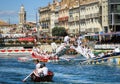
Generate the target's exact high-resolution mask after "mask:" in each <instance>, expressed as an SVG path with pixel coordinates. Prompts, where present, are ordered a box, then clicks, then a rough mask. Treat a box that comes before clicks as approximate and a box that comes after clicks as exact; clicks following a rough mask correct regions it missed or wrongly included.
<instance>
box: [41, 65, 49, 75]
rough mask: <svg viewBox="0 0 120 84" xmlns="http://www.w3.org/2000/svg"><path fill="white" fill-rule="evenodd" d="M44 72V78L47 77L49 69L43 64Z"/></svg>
mask: <svg viewBox="0 0 120 84" xmlns="http://www.w3.org/2000/svg"><path fill="white" fill-rule="evenodd" d="M42 71H43V74H44V76H47V75H48V68H47V67H46V65H45V64H43V68H42Z"/></svg>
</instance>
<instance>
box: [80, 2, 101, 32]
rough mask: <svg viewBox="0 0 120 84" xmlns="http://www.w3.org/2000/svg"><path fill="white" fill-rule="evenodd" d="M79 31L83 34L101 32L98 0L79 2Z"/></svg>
mask: <svg viewBox="0 0 120 84" xmlns="http://www.w3.org/2000/svg"><path fill="white" fill-rule="evenodd" d="M80 31H81V32H84V33H99V32H100V31H102V21H101V3H100V0H82V1H80Z"/></svg>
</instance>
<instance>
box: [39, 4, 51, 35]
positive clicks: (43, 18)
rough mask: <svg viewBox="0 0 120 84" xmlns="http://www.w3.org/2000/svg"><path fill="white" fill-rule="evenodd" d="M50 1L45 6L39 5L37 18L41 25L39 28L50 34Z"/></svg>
mask: <svg viewBox="0 0 120 84" xmlns="http://www.w3.org/2000/svg"><path fill="white" fill-rule="evenodd" d="M50 12H51V9H50V3H49V4H48V6H45V7H40V8H39V14H40V18H39V22H40V25H41V28H42V29H41V30H42V32H44V33H47V34H50V21H51V20H50Z"/></svg>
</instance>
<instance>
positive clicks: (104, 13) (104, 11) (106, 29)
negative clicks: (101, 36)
mask: <svg viewBox="0 0 120 84" xmlns="http://www.w3.org/2000/svg"><path fill="white" fill-rule="evenodd" d="M101 6H102V9H100V10H101V11H102V28H103V32H105V33H107V32H110V29H109V24H108V0H102V2H101Z"/></svg>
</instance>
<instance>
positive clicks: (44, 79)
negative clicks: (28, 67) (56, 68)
mask: <svg viewBox="0 0 120 84" xmlns="http://www.w3.org/2000/svg"><path fill="white" fill-rule="evenodd" d="M53 76H54V73H53V72H52V71H48V75H47V76H43V77H38V76H36V75H35V74H34V73H32V75H31V80H32V81H34V82H51V81H52V78H53Z"/></svg>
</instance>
